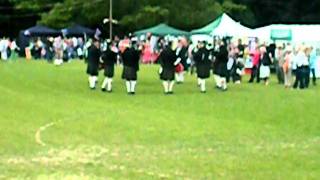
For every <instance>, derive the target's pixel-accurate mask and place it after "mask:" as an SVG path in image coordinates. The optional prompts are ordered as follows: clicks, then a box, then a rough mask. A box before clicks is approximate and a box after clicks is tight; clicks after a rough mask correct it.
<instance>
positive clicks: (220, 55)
mask: <svg viewBox="0 0 320 180" xmlns="http://www.w3.org/2000/svg"><path fill="white" fill-rule="evenodd" d="M100 49H101V48H100V42H99V40H93V43H92V45H91V46H90V48H89V49H88V66H87V74H88V75H89V87H90V89H96V85H97V82H98V74H99V69H100V68H101V67H100V66H101V64H102V68H103V69H104V75H105V79H104V80H103V83H102V86H101V88H102V91H104V92H112V81H113V77H114V67H115V64H116V63H117V59H118V58H117V57H118V55H120V57H121V60H122V64H123V72H122V79H124V80H125V85H126V90H127V93H128V94H129V95H134V94H135V92H136V91H135V89H136V84H137V79H138V75H137V73H138V71H139V61H140V53H141V48H138V47H137V46H135V45H134V44H133V43H132V42H131V41H130V40H123V41H121V42H120V43H119V46H118V47H117V46H116V45H115V44H112V43H110V44H109V45H108V48H107V49H106V50H105V51H103V52H101V51H100ZM179 52H180V51H179V50H177V51H176V50H174V49H172V43H171V42H166V43H165V44H163V47H162V50H161V52H160V55H159V57H158V62H159V64H160V70H159V75H160V79H161V80H162V85H163V88H164V93H165V94H173V88H174V83H175V79H176V78H177V79H178V82H180V80H181V78H182V77H183V76H182V77H181V76H179V75H178V76H177V77H175V74H176V69H177V66H179V65H181V63H182V61H183V59H184V58H185V53H179ZM228 54H229V53H228V49H227V46H226V45H225V44H224V43H223V41H221V42H220V45H219V49H218V51H214V48H213V47H209V46H206V43H205V42H199V43H198V44H197V46H196V47H195V48H194V49H193V50H192V56H193V60H194V63H195V67H196V74H197V77H198V86H199V88H200V92H201V93H206V79H208V78H209V77H210V74H211V69H212V62H214V66H213V72H214V79H215V82H216V88H217V89H219V90H222V91H226V90H227V80H226V77H227V73H228V71H227V63H228ZM213 60H214V61H213ZM101 61H102V62H101ZM179 79H180V80H179Z"/></svg>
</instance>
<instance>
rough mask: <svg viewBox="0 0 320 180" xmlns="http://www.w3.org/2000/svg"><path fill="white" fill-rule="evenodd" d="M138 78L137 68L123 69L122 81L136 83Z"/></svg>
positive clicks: (127, 67) (126, 67) (125, 67)
mask: <svg viewBox="0 0 320 180" xmlns="http://www.w3.org/2000/svg"><path fill="white" fill-rule="evenodd" d="M137 78H138V77H137V70H136V69H135V68H133V67H129V66H124V67H123V71H122V79H125V80H127V81H136V80H137Z"/></svg>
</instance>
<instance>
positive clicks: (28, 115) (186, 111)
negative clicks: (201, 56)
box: [0, 61, 320, 180]
mask: <svg viewBox="0 0 320 180" xmlns="http://www.w3.org/2000/svg"><path fill="white" fill-rule="evenodd" d="M85 69H86V66H85V64H83V63H82V62H73V63H69V64H64V65H63V66H61V67H55V66H53V65H52V64H48V63H45V62H36V61H32V62H21V61H20V62H7V63H4V62H0V128H1V129H0V179H10V178H13V179H90V180H91V179H107V178H110V179H245V180H246V179H268V180H269V179H320V88H319V87H311V88H310V89H308V90H305V91H301V90H296V91H295V90H286V89H284V87H282V86H280V85H277V84H276V81H275V80H273V81H272V83H271V85H270V86H269V87H266V86H264V85H262V84H254V85H252V84H247V83H243V84H242V85H240V86H239V85H230V86H229V91H228V92H219V91H217V90H215V89H214V88H213V87H214V83H213V78H212V79H210V80H208V83H207V85H208V87H207V89H208V90H207V94H200V93H199V89H198V88H197V86H196V78H195V77H193V76H187V79H186V83H184V84H183V85H177V86H175V94H174V95H173V96H165V95H163V93H162V86H161V82H160V80H159V78H158V74H157V71H158V67H156V66H142V67H141V71H140V72H139V82H138V85H137V95H136V96H128V95H127V94H126V92H125V86H124V82H123V81H122V80H121V79H120V78H119V77H120V74H121V68H120V67H118V68H117V73H116V78H115V80H114V93H112V94H107V93H102V92H101V91H100V89H98V90H96V91H91V90H89V88H88V87H87V86H88V85H87V76H86V74H85ZM101 81H102V76H100V82H99V83H100V84H101ZM49 123H53V124H51V125H52V126H50V127H48V128H46V129H41V128H40V127H43V126H45V125H47V124H49ZM39 129H40V130H41V131H40V132H41V137H40V138H41V139H40V140H41V141H42V142H43V143H44V144H46V145H45V146H43V145H40V144H39V142H37V140H38V141H39V137H37V138H36V137H35V136H36V132H37V131H38V130H39Z"/></svg>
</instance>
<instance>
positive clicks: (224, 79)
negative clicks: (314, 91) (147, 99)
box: [87, 38, 319, 94]
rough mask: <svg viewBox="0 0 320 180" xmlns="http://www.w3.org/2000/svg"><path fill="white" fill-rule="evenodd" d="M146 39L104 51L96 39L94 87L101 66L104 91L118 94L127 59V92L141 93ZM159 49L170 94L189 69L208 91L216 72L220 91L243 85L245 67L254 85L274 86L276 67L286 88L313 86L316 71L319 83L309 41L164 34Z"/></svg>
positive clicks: (92, 49) (315, 57) (203, 90)
mask: <svg viewBox="0 0 320 180" xmlns="http://www.w3.org/2000/svg"><path fill="white" fill-rule="evenodd" d="M145 42H146V40H144V41H138V40H137V39H135V38H132V39H130V38H126V39H124V40H120V41H114V42H108V43H107V44H108V45H107V46H106V48H104V50H102V51H100V49H102V48H101V47H100V42H99V41H98V40H95V42H94V43H93V44H92V45H91V46H90V48H89V51H88V55H89V57H88V71H87V73H88V74H89V76H90V77H89V86H90V88H91V89H95V88H96V83H97V77H98V72H99V67H100V66H101V67H102V69H104V71H105V73H104V74H105V76H106V78H105V80H104V81H103V84H102V90H103V91H107V92H112V79H113V76H114V66H115V64H116V63H117V62H121V63H122V64H123V67H124V68H123V73H122V78H123V79H124V80H125V81H126V89H127V92H128V94H135V86H136V84H137V79H138V78H137V77H138V76H137V74H138V71H139V62H140V60H141V59H142V61H143V57H144V56H145V55H144V50H145ZM155 47H156V50H154V51H155V52H158V54H157V55H156V58H155V60H154V61H153V63H157V64H159V65H160V69H159V78H160V80H161V81H162V85H163V89H164V93H165V94H173V88H174V84H175V83H177V84H181V83H183V82H184V76H185V75H186V74H188V73H189V74H193V73H196V75H197V82H198V86H199V89H200V92H201V93H206V79H208V78H210V76H213V78H214V79H215V83H216V84H215V86H216V88H217V89H219V90H221V91H226V90H227V89H228V86H227V84H228V83H229V82H230V81H232V82H233V83H235V84H241V82H242V76H243V75H244V74H245V68H247V69H249V70H250V71H249V73H250V74H251V77H250V80H249V83H253V82H254V81H255V80H256V82H257V83H260V81H263V82H264V84H265V85H266V86H268V85H269V79H270V74H271V67H273V68H275V70H276V73H277V77H278V80H279V84H283V85H284V86H285V87H286V88H295V89H296V88H299V89H305V88H308V87H309V79H310V73H311V74H312V75H313V84H314V85H316V76H315V66H316V63H317V60H318V59H319V50H317V49H315V48H312V47H308V46H306V45H303V44H302V45H297V46H295V48H294V47H293V46H292V45H291V44H289V43H288V44H284V45H282V44H281V45H278V46H277V45H276V44H270V45H267V44H265V43H259V42H258V40H255V42H254V45H249V44H243V43H242V41H241V40H238V42H230V41H229V40H228V39H220V40H214V41H213V42H206V41H199V42H197V43H196V44H192V43H190V42H189V41H188V40H187V38H179V39H175V40H173V41H172V40H168V39H165V38H159V39H158V41H157V45H156V46H155ZM147 48H149V44H148V45H147ZM92 54H94V56H92ZM100 59H101V62H100ZM294 77H295V78H294Z"/></svg>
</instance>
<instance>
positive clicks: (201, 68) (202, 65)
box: [193, 41, 211, 93]
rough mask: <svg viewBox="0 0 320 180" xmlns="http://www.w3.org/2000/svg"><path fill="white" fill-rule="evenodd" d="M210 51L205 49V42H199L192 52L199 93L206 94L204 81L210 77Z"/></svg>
mask: <svg viewBox="0 0 320 180" xmlns="http://www.w3.org/2000/svg"><path fill="white" fill-rule="evenodd" d="M210 57H211V56H210V50H208V49H207V48H206V47H205V42H203V41H202V42H199V44H198V46H197V48H196V49H195V51H194V55H193V58H194V61H195V64H196V68H197V76H198V84H199V85H200V91H201V93H206V79H208V78H209V77H210V69H211V60H210Z"/></svg>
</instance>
